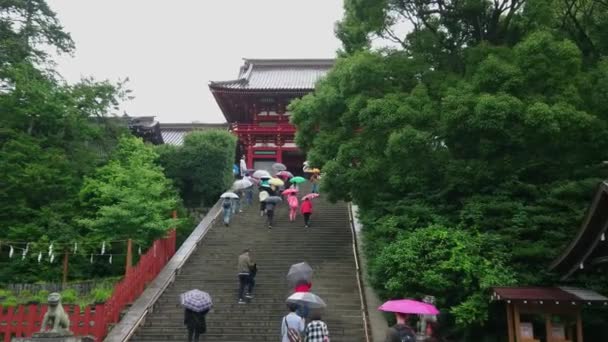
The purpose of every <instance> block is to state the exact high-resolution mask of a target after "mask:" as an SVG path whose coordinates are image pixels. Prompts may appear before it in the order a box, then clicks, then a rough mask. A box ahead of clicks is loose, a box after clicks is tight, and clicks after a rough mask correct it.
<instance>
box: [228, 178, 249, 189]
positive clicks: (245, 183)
mask: <svg viewBox="0 0 608 342" xmlns="http://www.w3.org/2000/svg"><path fill="white" fill-rule="evenodd" d="M251 186H253V182H251V181H250V180H249V179H247V178H243V179H239V180H236V181H234V183H233V184H232V188H233V189H234V190H242V189H247V188H249V187H251Z"/></svg>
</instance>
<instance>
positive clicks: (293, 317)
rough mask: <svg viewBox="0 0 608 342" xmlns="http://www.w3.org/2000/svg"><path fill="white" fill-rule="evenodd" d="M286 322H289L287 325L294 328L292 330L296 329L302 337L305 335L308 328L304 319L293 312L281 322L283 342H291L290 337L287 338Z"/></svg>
mask: <svg viewBox="0 0 608 342" xmlns="http://www.w3.org/2000/svg"><path fill="white" fill-rule="evenodd" d="M285 322H287V325H288V326H289V327H290V328H292V329H296V330H298V331H299V332H300V335H303V334H304V329H305V328H306V326H305V325H304V319H303V318H302V317H300V316H298V315H297V314H296V313H295V312H291V313H289V314H288V315H286V316H285V317H283V319H282V320H281V336H282V339H281V341H282V342H289V337H288V336H287V327H286V326H285Z"/></svg>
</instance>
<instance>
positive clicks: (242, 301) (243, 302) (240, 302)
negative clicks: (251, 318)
mask: <svg viewBox="0 0 608 342" xmlns="http://www.w3.org/2000/svg"><path fill="white" fill-rule="evenodd" d="M237 304H247V302H246V301H244V300H242V299H239V301H238V302H237Z"/></svg>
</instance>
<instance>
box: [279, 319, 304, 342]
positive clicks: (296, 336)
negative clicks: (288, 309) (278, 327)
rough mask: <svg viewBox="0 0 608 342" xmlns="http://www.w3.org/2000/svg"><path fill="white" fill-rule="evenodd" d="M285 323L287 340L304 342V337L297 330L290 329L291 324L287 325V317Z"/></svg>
mask: <svg viewBox="0 0 608 342" xmlns="http://www.w3.org/2000/svg"><path fill="white" fill-rule="evenodd" d="M283 322H285V327H286V328H287V338H288V339H289V342H302V336H301V335H300V332H299V331H298V330H297V329H294V328H290V327H289V324H287V317H285V318H283Z"/></svg>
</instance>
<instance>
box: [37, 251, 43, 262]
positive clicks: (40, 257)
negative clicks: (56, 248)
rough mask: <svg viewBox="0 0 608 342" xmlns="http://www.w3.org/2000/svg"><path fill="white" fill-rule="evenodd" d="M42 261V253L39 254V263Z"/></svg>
mask: <svg viewBox="0 0 608 342" xmlns="http://www.w3.org/2000/svg"><path fill="white" fill-rule="evenodd" d="M41 261H42V252H40V253H38V263H40V262H41Z"/></svg>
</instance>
